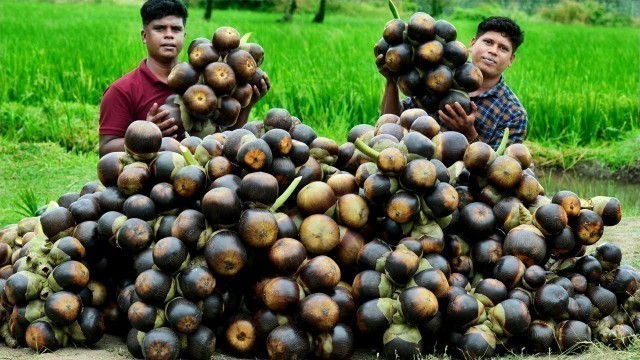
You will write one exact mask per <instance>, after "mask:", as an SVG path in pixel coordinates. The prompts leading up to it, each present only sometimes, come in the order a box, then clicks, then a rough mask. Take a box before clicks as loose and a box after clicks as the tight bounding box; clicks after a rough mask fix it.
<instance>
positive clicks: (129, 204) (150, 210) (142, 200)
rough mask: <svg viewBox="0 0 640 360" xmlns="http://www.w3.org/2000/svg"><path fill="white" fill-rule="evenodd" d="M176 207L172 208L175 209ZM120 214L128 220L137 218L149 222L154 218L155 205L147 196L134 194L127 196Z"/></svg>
mask: <svg viewBox="0 0 640 360" xmlns="http://www.w3.org/2000/svg"><path fill="white" fill-rule="evenodd" d="M176 205H177V204H176ZM176 205H174V206H173V207H174V208H175V207H176ZM122 212H123V213H124V214H125V215H126V216H127V217H128V218H138V219H141V220H145V221H151V220H154V219H155V218H156V205H155V203H154V201H153V200H152V199H151V198H150V197H149V196H146V195H142V194H135V195H131V196H129V197H128V198H127V200H125V202H124V204H123V205H122Z"/></svg>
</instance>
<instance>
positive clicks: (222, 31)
mask: <svg viewBox="0 0 640 360" xmlns="http://www.w3.org/2000/svg"><path fill="white" fill-rule="evenodd" d="M211 45H213V47H214V48H215V49H216V50H218V51H219V52H226V51H229V50H233V49H235V48H237V47H238V46H240V33H239V32H238V30H236V29H234V28H232V27H230V26H221V27H219V28H218V29H216V31H215V32H214V33H213V39H211Z"/></svg>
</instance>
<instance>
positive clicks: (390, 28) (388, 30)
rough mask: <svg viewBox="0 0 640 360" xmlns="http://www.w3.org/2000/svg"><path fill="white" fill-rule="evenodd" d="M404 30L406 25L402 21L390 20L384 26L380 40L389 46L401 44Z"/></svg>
mask: <svg viewBox="0 0 640 360" xmlns="http://www.w3.org/2000/svg"><path fill="white" fill-rule="evenodd" d="M405 28H406V24H405V22H404V21H403V20H402V19H391V20H389V21H387V23H386V24H385V25H384V30H383V31H382V38H383V39H384V40H385V41H386V42H387V44H389V45H391V46H393V45H398V44H401V43H402V42H403V41H404V30H405Z"/></svg>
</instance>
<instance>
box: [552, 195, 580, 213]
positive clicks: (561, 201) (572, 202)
mask: <svg viewBox="0 0 640 360" xmlns="http://www.w3.org/2000/svg"><path fill="white" fill-rule="evenodd" d="M551 202H552V203H554V204H558V205H560V206H562V208H564V211H565V212H566V213H567V216H568V217H569V218H574V217H576V216H578V215H579V214H580V210H581V207H580V198H578V195H576V194H575V193H573V192H571V191H569V190H560V191H558V192H557V193H555V195H553V198H551Z"/></svg>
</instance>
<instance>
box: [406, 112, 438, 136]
mask: <svg viewBox="0 0 640 360" xmlns="http://www.w3.org/2000/svg"><path fill="white" fill-rule="evenodd" d="M409 131H416V132H419V133H420V134H422V135H424V136H426V137H428V138H429V139H431V138H433V137H434V136H436V135H437V134H438V133H440V125H439V124H438V122H437V121H436V120H435V119H434V118H432V117H431V116H429V115H426V116H420V117H418V118H417V119H415V120H414V121H413V123H411V127H410V128H409Z"/></svg>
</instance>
